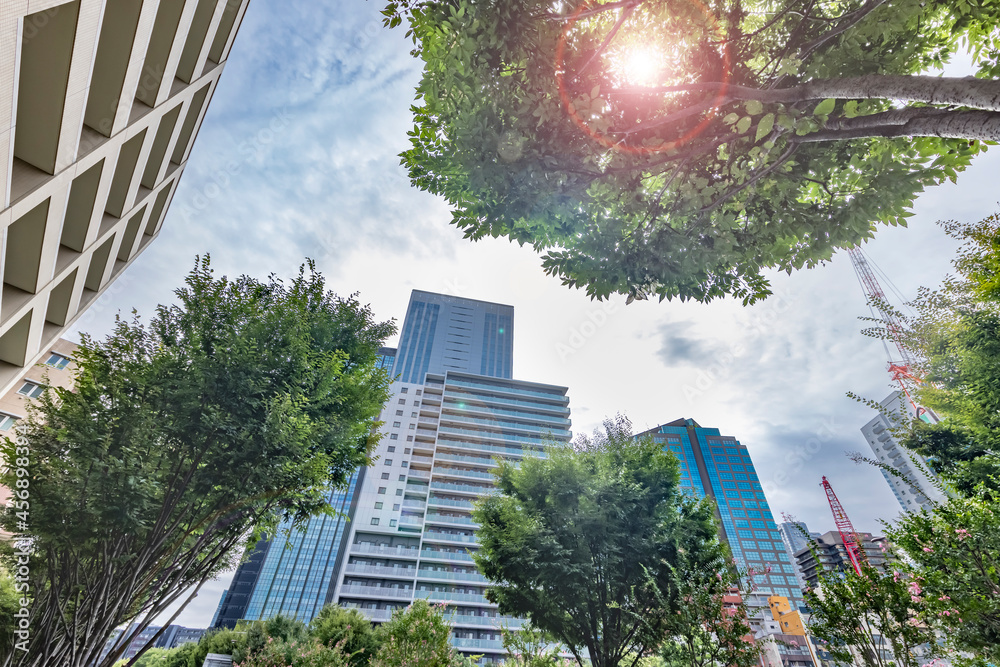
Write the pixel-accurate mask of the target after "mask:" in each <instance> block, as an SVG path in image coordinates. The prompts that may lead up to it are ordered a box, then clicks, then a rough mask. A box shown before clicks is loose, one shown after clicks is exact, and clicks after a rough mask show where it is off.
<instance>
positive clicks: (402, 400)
mask: <svg viewBox="0 0 1000 667" xmlns="http://www.w3.org/2000/svg"><path fill="white" fill-rule="evenodd" d="M398 402H399V404H400V405H406V399H405V398H401V399H399V401H398Z"/></svg>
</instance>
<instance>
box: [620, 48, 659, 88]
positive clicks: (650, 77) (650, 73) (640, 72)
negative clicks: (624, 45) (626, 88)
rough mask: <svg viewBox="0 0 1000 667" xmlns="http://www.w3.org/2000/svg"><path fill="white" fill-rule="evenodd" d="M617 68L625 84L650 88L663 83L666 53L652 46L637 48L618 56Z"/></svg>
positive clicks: (627, 50) (626, 50)
mask: <svg viewBox="0 0 1000 667" xmlns="http://www.w3.org/2000/svg"><path fill="white" fill-rule="evenodd" d="M616 60H617V61H618V63H617V67H616V68H615V69H617V70H618V74H619V76H620V77H621V78H622V79H623V80H624V81H623V82H624V83H625V84H627V85H630V86H643V87H650V86H656V85H658V84H661V83H663V79H664V76H665V74H666V71H665V70H666V63H665V60H666V58H665V56H664V53H663V52H662V51H661V50H659V49H657V48H654V47H652V46H635V47H631V48H628V49H625V50H624V51H622V52H620V53H619V54H618V57H617V58H616Z"/></svg>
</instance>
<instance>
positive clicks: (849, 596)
mask: <svg viewBox="0 0 1000 667" xmlns="http://www.w3.org/2000/svg"><path fill="white" fill-rule="evenodd" d="M820 584H821V585H820V587H819V589H818V590H817V589H807V590H806V591H805V596H806V605H807V606H808V607H809V610H810V612H811V616H810V623H809V630H810V632H811V633H812V634H813V636H814V637H816V638H818V639H820V640H822V641H824V642H826V649H827V650H828V651H829V652H830V654H831V656H832V657H833V659H834V660H835V661H837V662H838V663H840V664H852V663H853V664H857V663H856V658H857V659H859V660H860V661H861V664H863V665H864V667H917V666H918V665H919V664H920V662H919V660H918V658H917V655H916V653H915V652H914V649H916V648H917V647H919V646H922V645H924V644H927V645H929V646H933V645H934V644H935V643H936V641H937V638H936V636H935V634H934V630H933V628H931V627H929V626H927V625H924V624H922V623H921V622H920V621H921V620H922V619H921V618H920V616H921V615H922V613H923V611H924V606H923V604H922V603H921V601H920V600H919V599H918V598H916V597H913V596H912V595H911V589H910V587H909V585H908V583H907V581H905V580H904V579H903V578H901V577H900V576H899V575H898V574H896V575H892V574H884V573H882V572H880V571H879V570H878V569H876V568H874V567H871V566H868V565H865V566H864V567H862V568H861V574H860V575H859V574H856V573H855V572H854V570H849V571H847V572H830V573H827V574H826V575H825V576H822V577H821V579H820ZM852 649H853V650H854V652H852Z"/></svg>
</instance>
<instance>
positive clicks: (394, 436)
mask: <svg viewBox="0 0 1000 667" xmlns="http://www.w3.org/2000/svg"><path fill="white" fill-rule="evenodd" d="M389 439H390V440H399V435H398V434H396V433H390V434H389Z"/></svg>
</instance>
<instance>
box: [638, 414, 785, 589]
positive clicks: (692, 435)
mask: <svg viewBox="0 0 1000 667" xmlns="http://www.w3.org/2000/svg"><path fill="white" fill-rule="evenodd" d="M641 435H650V436H652V437H653V438H654V439H655V440H656V441H657V442H662V443H663V446H664V449H665V450H667V451H670V452H672V453H673V454H674V455H675V456H676V457H677V458H678V460H679V461H680V471H681V481H680V483H681V487H682V488H683V489H685V490H687V491H688V492H689V493H692V494H694V495H696V496H697V497H699V498H700V497H704V496H706V495H707V496H710V497H711V498H712V499H713V500H715V502H716V506H717V508H718V515H719V520H720V522H721V524H722V525H721V528H722V534H721V535H720V537H721V538H722V539H723V540H724V541H725V542H726V543H728V545H729V547H730V549H731V550H732V553H733V557H734V558H735V559H736V561H737V563H738V564H739V565H740V567H741V569H742V568H747V567H752V568H754V569H755V570H757V571H762V570H766V569H767V568H770V572H768V573H767V574H758V575H756V576H754V582H755V583H756V584H757V585H758V587H759V592H760V593H762V594H775V595H782V596H784V597H787V598H789V599H791V600H793V604H798V603H799V602H801V600H802V591H801V589H800V588H799V584H798V581H797V580H796V576H795V567H794V566H793V565H792V562H791V559H790V558H789V556H788V553H787V551H786V550H785V547H784V543H783V542H782V539H781V533H780V532H779V530H778V526H777V524H776V523H775V521H774V517H773V516H772V514H771V510H770V508H769V506H768V503H767V497H766V496H765V495H764V491H763V489H762V488H761V484H760V480H759V479H758V477H757V471H756V470H755V468H754V464H753V460H752V459H751V457H750V453H749V451H747V448H746V447H745V446H743V445H742V444H740V442H739V441H738V440H736V438H734V437H732V436H724V435H722V434H721V433H720V432H719V429H716V428H703V427H701V426H699V425H698V424H697V423H695V422H694V421H693V420H690V419H683V420H677V421H675V422H671V423H669V424H665V425H663V426H660V427H658V428H655V429H653V430H651V431H647V432H646V433H643V434H641Z"/></svg>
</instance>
